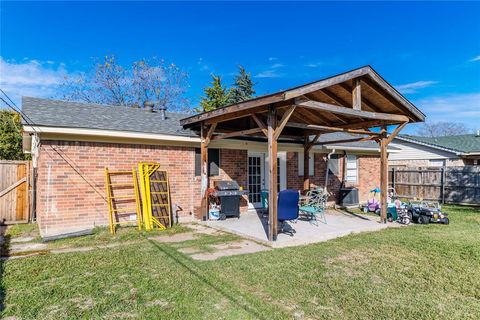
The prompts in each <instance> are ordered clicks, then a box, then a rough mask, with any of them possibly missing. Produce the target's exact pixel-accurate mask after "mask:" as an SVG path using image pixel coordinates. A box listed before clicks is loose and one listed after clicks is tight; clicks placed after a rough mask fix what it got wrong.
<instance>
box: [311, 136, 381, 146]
mask: <svg viewBox="0 0 480 320" xmlns="http://www.w3.org/2000/svg"><path fill="white" fill-rule="evenodd" d="M375 139H376V137H359V138H352V139H342V140H331V141H322V142H317V143H315V145H316V146H321V145H328V144H338V143H348V142H360V141H368V140H375Z"/></svg>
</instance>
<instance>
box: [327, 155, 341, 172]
mask: <svg viewBox="0 0 480 320" xmlns="http://www.w3.org/2000/svg"><path fill="white" fill-rule="evenodd" d="M328 171H329V173H328V174H332V175H335V176H338V175H339V174H340V158H339V157H338V154H332V155H331V156H330V160H328Z"/></svg>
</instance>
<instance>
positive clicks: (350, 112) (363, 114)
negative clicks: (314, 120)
mask: <svg viewBox="0 0 480 320" xmlns="http://www.w3.org/2000/svg"><path fill="white" fill-rule="evenodd" d="M295 104H296V105H298V106H300V107H303V108H309V109H313V110H318V111H324V112H330V113H336V114H341V115H346V116H351V117H360V118H366V119H374V120H384V121H397V122H407V121H408V117H406V116H403V115H397V114H390V113H380V112H370V111H363V110H354V109H350V108H346V107H343V106H337V105H333V104H329V103H324V102H318V101H312V100H309V101H307V100H305V99H295Z"/></svg>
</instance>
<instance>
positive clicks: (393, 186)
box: [392, 168, 396, 192]
mask: <svg viewBox="0 0 480 320" xmlns="http://www.w3.org/2000/svg"><path fill="white" fill-rule="evenodd" d="M392 188H393V189H395V168H392ZM395 192H396V191H395Z"/></svg>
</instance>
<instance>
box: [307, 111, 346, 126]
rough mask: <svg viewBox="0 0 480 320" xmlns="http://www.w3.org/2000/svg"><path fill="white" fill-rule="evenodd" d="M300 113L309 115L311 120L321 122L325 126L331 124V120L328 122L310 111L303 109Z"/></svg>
mask: <svg viewBox="0 0 480 320" xmlns="http://www.w3.org/2000/svg"><path fill="white" fill-rule="evenodd" d="M298 111H299V112H302V113H305V114H306V115H308V117H309V118H311V120H314V121H318V122H321V123H322V124H324V125H329V123H330V120H328V119H327V118H325V117H324V116H322V115H319V114H316V113H314V112H312V111H310V110H308V109H301V110H300V109H299V110H298ZM343 122H344V123H346V122H345V121H343Z"/></svg>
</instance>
